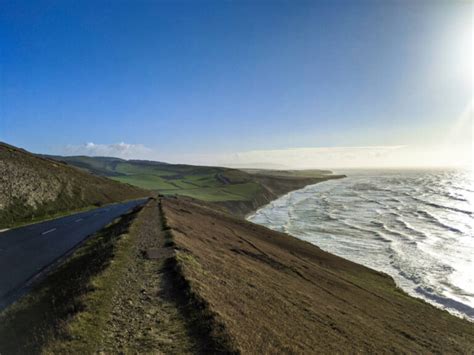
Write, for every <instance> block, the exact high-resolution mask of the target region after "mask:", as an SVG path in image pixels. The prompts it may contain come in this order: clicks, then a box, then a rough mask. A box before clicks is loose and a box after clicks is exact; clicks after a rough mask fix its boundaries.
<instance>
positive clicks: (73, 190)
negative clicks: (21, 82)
mask: <svg viewBox="0 0 474 355" xmlns="http://www.w3.org/2000/svg"><path fill="white" fill-rule="evenodd" d="M147 195H149V192H147V191H144V190H142V189H139V188H136V187H133V186H130V185H126V184H121V183H119V182H116V181H113V180H110V179H107V178H104V177H99V176H93V175H91V174H89V173H87V172H84V171H82V170H79V169H76V168H74V167H71V166H68V165H66V164H63V163H59V162H57V161H53V160H50V159H47V158H44V157H38V156H36V155H33V154H31V153H29V152H27V151H25V150H23V149H19V148H16V147H13V146H10V145H8V144H5V143H0V228H6V227H10V226H14V225H17V224H19V223H25V222H31V221H35V220H38V219H41V218H45V217H48V216H55V215H58V214H63V213H67V212H68V211H72V210H76V209H81V208H86V207H90V206H98V205H102V204H107V203H112V202H119V201H123V200H128V199H135V198H138V197H143V196H147Z"/></svg>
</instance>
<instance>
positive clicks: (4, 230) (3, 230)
mask: <svg viewBox="0 0 474 355" xmlns="http://www.w3.org/2000/svg"><path fill="white" fill-rule="evenodd" d="M9 229H10V228H5V229H0V233H2V232H6V231H7V230H9Z"/></svg>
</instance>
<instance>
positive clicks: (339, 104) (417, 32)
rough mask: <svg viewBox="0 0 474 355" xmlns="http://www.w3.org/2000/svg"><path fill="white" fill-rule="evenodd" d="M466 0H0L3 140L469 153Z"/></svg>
mask: <svg viewBox="0 0 474 355" xmlns="http://www.w3.org/2000/svg"><path fill="white" fill-rule="evenodd" d="M473 11H474V10H473V4H472V3H471V2H469V1H455V0H453V1H436V0H430V1H425V0H415V1H375V0H374V1H356V0H350V1H342V0H341V1H338V0H336V1H316V0H313V1H303V0H291V1H290V0H288V1H277V0H275V1H272V0H266V1H200V0H193V1H191V0H190V1H186V0H176V1H158V0H156V1H140V0H139V1H123V0H118V1H105V0H98V1H87V0H83V1H72V0H65V1H31V2H25V1H19V0H15V1H5V0H0V141H4V142H7V143H9V144H13V145H16V146H20V147H22V148H25V149H27V150H30V151H33V152H36V153H46V154H62V155H77V154H85V155H109V156H118V157H122V158H136V159H152V160H161V161H169V162H185V163H195V164H208V165H227V166H237V167H238V166H256V167H280V168H282V167H287V168H317V167H322V168H349V167H401V166H408V167H417V166H420V167H425V166H445V165H469V164H472V159H473V145H472V144H473V143H472V142H473V83H474V74H473V61H474V56H473V47H474V44H473V30H474V29H473V16H474V12H473Z"/></svg>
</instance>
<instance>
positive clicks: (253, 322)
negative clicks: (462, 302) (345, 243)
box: [162, 198, 474, 354]
mask: <svg viewBox="0 0 474 355" xmlns="http://www.w3.org/2000/svg"><path fill="white" fill-rule="evenodd" d="M162 209H163V213H164V216H165V221H166V224H167V226H168V227H169V228H170V231H171V234H172V236H173V242H174V243H175V247H176V253H177V254H176V260H177V266H176V267H177V270H179V272H180V273H181V274H182V276H183V278H184V280H186V283H187V284H188V288H189V289H188V293H190V294H194V295H196V297H198V298H200V299H201V300H202V302H201V304H203V305H204V306H205V308H206V309H207V312H209V313H210V314H212V315H213V317H212V318H213V323H211V324H215V325H217V326H218V327H219V328H224V329H225V330H226V333H227V335H228V336H229V337H230V339H231V341H230V342H226V343H227V344H230V348H229V350H237V351H240V352H243V353H260V354H261V353H387V352H389V353H450V354H451V353H465V354H468V353H472V352H473V351H474V324H472V323H469V322H467V321H465V320H462V319H460V318H457V317H454V316H452V315H450V314H449V313H448V312H445V311H441V310H439V309H437V308H435V307H433V306H431V305H429V304H427V303H425V302H423V301H421V300H418V299H415V298H412V297H410V296H408V295H407V294H405V293H404V292H403V291H401V290H400V289H398V288H397V287H396V286H395V284H394V282H393V280H392V279H391V278H390V277H388V276H387V275H385V274H382V273H378V272H376V271H373V270H371V269H368V268H366V267H363V266H361V265H358V264H355V263H352V262H350V261H347V260H344V259H342V258H339V257H337V256H334V255H331V254H329V253H326V252H324V251H322V250H320V249H319V248H317V247H315V246H313V245H311V244H309V243H306V242H303V241H300V240H298V239H296V238H293V237H291V236H288V235H286V234H282V233H278V232H275V231H271V230H269V229H266V228H264V227H261V226H257V225H254V224H252V223H249V222H246V221H244V220H241V219H236V218H232V217H230V216H228V215H225V214H221V213H218V212H216V211H214V210H213V209H210V208H208V207H206V205H205V204H204V203H203V202H191V201H189V200H187V201H186V200H185V199H182V198H164V199H163V201H162Z"/></svg>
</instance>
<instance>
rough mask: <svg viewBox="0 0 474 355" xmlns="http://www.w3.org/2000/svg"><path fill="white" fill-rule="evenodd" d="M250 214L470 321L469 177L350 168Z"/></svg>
mask: <svg viewBox="0 0 474 355" xmlns="http://www.w3.org/2000/svg"><path fill="white" fill-rule="evenodd" d="M338 173H343V174H346V175H347V177H346V178H343V179H337V180H329V181H325V182H322V183H319V184H316V185H310V186H307V187H305V188H303V189H301V190H297V191H293V192H291V193H289V194H287V195H285V196H283V197H281V198H279V199H277V200H275V201H273V202H271V203H270V204H268V205H266V206H264V207H263V208H261V209H259V210H258V211H257V212H256V213H255V214H253V215H251V216H249V217H248V219H249V220H250V221H252V222H254V223H258V224H261V225H264V226H266V227H269V228H271V229H274V230H278V231H281V232H286V233H288V234H291V235H293V236H295V237H297V238H300V239H302V240H305V241H308V242H310V243H312V244H314V245H317V246H318V247H320V248H321V249H323V250H326V251H328V252H330V253H333V254H336V255H339V256H341V257H343V258H346V259H349V260H351V261H354V262H356V263H359V264H362V265H365V266H368V267H370V268H372V269H375V270H378V271H382V272H384V273H386V274H388V275H390V276H392V277H393V279H394V280H395V282H396V284H397V285H398V287H400V288H402V289H403V290H404V291H406V292H407V293H408V294H410V295H412V296H415V297H419V298H422V299H424V300H425V301H427V302H429V303H431V304H433V305H435V306H436V307H439V308H442V309H445V310H447V311H449V312H451V313H453V314H455V315H457V316H460V317H463V318H465V319H467V320H470V321H474V229H473V228H474V176H473V173H472V171H464V170H351V171H341V172H338Z"/></svg>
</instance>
